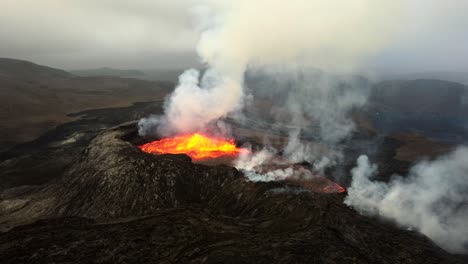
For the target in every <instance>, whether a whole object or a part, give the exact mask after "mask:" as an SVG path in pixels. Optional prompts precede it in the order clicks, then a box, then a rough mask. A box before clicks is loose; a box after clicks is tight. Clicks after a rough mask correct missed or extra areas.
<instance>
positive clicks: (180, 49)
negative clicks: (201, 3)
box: [0, 0, 197, 68]
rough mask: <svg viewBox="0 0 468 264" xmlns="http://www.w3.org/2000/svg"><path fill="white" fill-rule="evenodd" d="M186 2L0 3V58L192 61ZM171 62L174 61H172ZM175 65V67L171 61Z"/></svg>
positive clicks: (83, 62)
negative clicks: (173, 58) (0, 37)
mask: <svg viewBox="0 0 468 264" xmlns="http://www.w3.org/2000/svg"><path fill="white" fill-rule="evenodd" d="M189 6H190V5H189V1H180V0H176V1H151V0H136V1H125V0H113V1H107V0H104V1H92V0H84V1H83V0H80V1H74V0H68V1H57V0H43V1H34V0H24V1H9V0H6V1H2V2H0V9H1V10H2V15H1V16H0V35H1V36H2V45H0V56H2V57H14V58H24V59H32V60H36V61H37V62H40V63H46V64H53V65H56V66H58V67H65V68H79V67H93V66H104V65H109V64H111V65H112V64H113V65H117V66H119V65H121V66H123V67H125V66H133V65H135V66H138V65H140V67H145V66H149V67H153V66H154V64H155V63H154V61H160V60H162V61H163V63H165V62H170V58H169V57H170V56H168V55H172V56H174V57H176V60H179V61H180V62H179V63H181V64H182V65H185V64H187V62H190V61H195V56H194V55H193V54H194V49H195V43H196V38H197V36H196V34H195V32H194V31H193V27H192V25H191V24H192V21H191V16H190V14H189V13H190V8H189ZM173 64H174V63H173ZM175 64H177V63H175Z"/></svg>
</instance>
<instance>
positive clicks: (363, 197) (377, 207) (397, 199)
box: [345, 147, 468, 253]
mask: <svg viewBox="0 0 468 264" xmlns="http://www.w3.org/2000/svg"><path fill="white" fill-rule="evenodd" d="M376 171H377V167H376V165H372V164H370V162H369V160H368V158H367V156H360V157H359V159H358V160H357V167H355V168H354V169H353V170H352V175H353V180H352V183H351V188H349V189H348V196H347V197H346V199H345V203H346V204H348V205H350V206H352V207H354V208H356V209H357V210H359V211H361V212H363V213H365V214H369V215H379V216H382V217H385V218H389V219H392V220H395V221H396V222H397V223H398V224H400V225H403V226H406V227H410V228H415V229H416V230H418V231H419V232H421V233H423V234H425V235H426V236H428V237H429V238H431V239H432V240H434V241H435V242H436V243H437V244H438V245H440V246H441V247H442V248H444V249H446V250H448V251H451V252H456V253H466V252H468V229H467V223H468V204H467V203H466V201H468V194H467V192H466V190H467V188H468V147H459V148H458V149H457V150H456V151H454V152H453V153H451V154H449V155H446V156H443V157H440V158H439V159H437V160H435V161H422V162H420V163H418V164H416V165H415V166H413V167H412V168H411V170H410V173H409V175H408V176H407V177H405V178H403V177H400V176H396V177H394V178H392V179H391V180H390V182H388V183H383V182H375V181H371V180H370V178H371V177H372V176H373V175H374V174H375V173H376Z"/></svg>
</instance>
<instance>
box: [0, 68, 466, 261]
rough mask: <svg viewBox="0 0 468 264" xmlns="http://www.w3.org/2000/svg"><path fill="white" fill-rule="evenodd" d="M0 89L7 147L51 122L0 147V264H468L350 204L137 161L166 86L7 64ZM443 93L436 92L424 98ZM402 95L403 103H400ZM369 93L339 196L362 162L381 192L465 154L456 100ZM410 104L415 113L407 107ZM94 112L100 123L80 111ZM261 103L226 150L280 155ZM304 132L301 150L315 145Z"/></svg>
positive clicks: (450, 87) (177, 165) (212, 169)
mask: <svg viewBox="0 0 468 264" xmlns="http://www.w3.org/2000/svg"><path fill="white" fill-rule="evenodd" d="M2 63H3V64H2ZM7 64H8V65H9V66H8V67H6V66H5V67H4V68H1V65H7ZM12 65H13V66H12ZM23 77H24V78H23ZM23 79H24V81H21V80H23ZM47 80H51V81H47ZM103 80H107V81H108V82H107V81H104V82H103ZM0 81H1V82H2V83H0V84H2V86H1V87H0V88H1V89H3V90H1V91H2V92H3V93H4V94H7V95H9V97H8V98H9V99H8V100H10V101H11V102H9V104H7V106H8V105H10V106H15V107H16V109H22V111H23V112H21V113H19V114H17V115H16V116H15V115H11V117H10V115H8V114H5V113H4V116H3V117H2V118H3V119H2V120H3V121H4V123H5V124H4V126H5V127H9V128H8V129H6V130H3V129H2V132H3V133H4V134H5V135H7V136H8V135H16V133H18V135H23V134H22V132H21V128H22V127H21V125H22V124H24V128H27V127H28V126H34V122H35V121H34V122H32V121H31V120H32V119H34V120H36V119H37V118H39V116H43V117H47V118H49V117H50V118H51V119H50V120H55V121H54V122H53V124H52V125H51V124H49V125H47V126H45V127H44V128H43V129H42V128H41V129H40V131H46V130H47V132H45V133H42V132H41V133H42V134H41V136H40V137H38V138H35V139H34V140H32V141H29V142H24V143H21V144H17V145H15V146H13V147H12V143H11V142H13V141H15V142H16V143H17V142H23V140H25V138H21V140H20V141H18V140H19V139H20V136H18V137H16V138H15V137H13V139H9V138H3V142H0V149H4V150H5V149H8V150H6V151H3V152H0V262H1V263H190V262H194V263H468V259H467V258H466V256H459V255H453V254H449V253H447V252H445V251H443V250H442V249H440V248H439V247H438V246H437V245H435V244H434V243H433V242H431V241H430V240H429V239H428V238H426V237H424V236H423V235H421V234H420V233H417V232H415V231H408V230H404V229H402V228H401V227H398V226H396V225H395V224H394V223H392V222H388V221H385V220H382V219H378V218H371V217H366V216H362V215H360V214H359V213H358V212H356V211H355V210H353V209H351V208H349V207H347V206H346V205H345V204H343V199H344V197H345V196H346V193H341V194H340V193H338V194H324V193H315V192H312V191H310V190H307V189H304V188H302V187H300V186H299V185H297V184H294V183H292V182H283V181H277V182H268V183H261V182H251V181H248V179H247V178H246V177H245V176H244V175H243V174H242V173H241V172H239V171H238V170H236V169H235V168H232V167H230V166H226V165H212V166H207V165H202V164H194V163H192V162H191V160H190V158H189V157H188V156H186V155H159V156H156V155H151V154H147V153H144V152H142V151H140V149H139V148H138V147H137V145H138V144H141V143H144V142H146V141H148V140H149V139H147V138H141V137H139V136H138V133H137V127H136V121H135V120H139V119H140V118H142V117H146V116H148V115H149V114H151V113H155V114H158V113H161V112H162V110H163V98H164V96H165V95H166V94H167V92H168V91H170V89H171V87H172V86H170V85H169V84H167V83H166V84H165V85H166V86H164V85H163V84H164V83H157V82H146V81H139V80H134V79H124V78H117V77H90V78H82V77H76V76H73V75H71V74H69V73H67V72H64V71H60V70H56V69H51V68H43V67H42V66H38V65H35V64H33V65H31V64H29V63H27V62H21V61H20V62H18V61H16V62H15V61H13V62H12V61H10V60H0ZM18 81H20V82H19V83H18ZM71 83H74V84H76V85H77V86H76V87H75V88H76V89H75V88H73V87H74V86H73V85H71ZM49 84H50V86H49ZM100 84H102V86H101V85H100ZM40 85H45V86H44V87H41V86H40ZM70 85H71V86H70ZM158 85H161V87H159V86H158ZM424 87H433V88H429V89H425V88H424ZM87 88H89V89H87ZM379 89H385V91H386V93H383V92H378V91H380V90H379ZM440 89H446V92H444V93H443V95H438V96H437V95H434V96H428V95H426V94H424V93H425V92H427V91H432V92H431V93H438V91H440ZM36 90H37V91H36ZM49 90H51V91H49ZM406 90H411V91H412V92H411V93H410V94H412V98H409V99H407V100H404V101H399V100H397V99H396V98H398V97H400V96H401V93H402V91H406ZM34 91H36V92H37V94H35V95H30V94H29V93H30V92H34ZM47 91H49V92H47ZM134 91H137V92H136V94H135V95H134V96H133V95H132V96H128V95H130V94H131V93H132V92H134ZM375 91H377V92H375V94H371V96H370V102H369V104H368V105H366V106H365V107H364V108H363V109H360V111H359V112H357V113H356V114H355V115H354V116H353V118H354V119H355V121H356V123H357V129H356V131H354V133H353V135H352V137H351V138H349V139H348V140H345V141H343V142H341V143H340V148H341V149H342V150H343V153H344V157H345V158H344V160H343V161H342V163H341V164H339V166H336V167H335V168H333V169H330V170H327V171H326V176H327V177H328V178H330V179H333V180H334V181H336V182H338V183H340V184H341V185H343V186H344V187H347V186H348V185H349V183H350V181H351V178H350V169H351V168H353V167H354V166H355V164H356V158H357V157H358V156H359V155H361V154H363V153H366V154H367V155H369V157H370V159H371V160H372V162H375V163H377V164H378V166H379V174H378V175H377V176H376V178H375V180H380V181H388V180H389V179H390V177H391V176H392V175H393V174H394V173H398V174H401V175H405V174H406V173H407V171H408V169H409V167H410V166H411V165H412V164H413V163H414V162H416V161H418V160H420V159H421V158H423V157H428V158H434V157H435V156H437V155H440V154H443V153H446V152H448V151H450V150H451V149H453V147H454V144H455V143H456V144H458V143H460V142H461V143H463V142H467V138H468V137H467V135H468V133H467V131H468V130H467V127H468V126H467V123H466V120H465V119H464V118H465V117H466V114H468V112H467V109H468V108H466V101H464V99H463V100H462V99H460V98H465V96H466V87H465V86H462V85H459V84H455V83H450V82H442V81H429V80H419V81H395V82H383V83H380V84H378V85H376V87H375ZM10 93H12V94H10ZM80 93H82V94H81V95H83V96H80ZM117 94H118V95H117ZM148 94H151V95H152V96H153V97H151V96H150V97H147V95H148ZM36 97H37V98H36ZM435 97H436V98H435ZM43 98H45V99H44V100H46V101H43ZM90 98H91V99H92V100H90ZM141 98H147V100H140V99H141ZM414 98H417V99H418V100H422V101H423V102H421V105H422V106H427V107H424V108H421V109H423V110H424V111H422V110H421V111H418V108H417V107H416V106H414V105H412V104H413V102H414V101H415V99H414ZM2 99H3V98H2ZM36 99H37V102H36V101H34V100H36ZM4 100H6V101H7V99H4ZM47 100H49V101H47ZM99 100H102V101H101V102H102V104H101V105H99V106H98V107H99V108H100V109H93V110H86V109H91V108H93V107H94V108H95V107H96V106H95V103H97V102H99ZM135 101H146V102H140V103H133V102H135ZM29 102H35V103H33V104H31V106H29ZM131 103H133V104H131ZM257 103H258V104H256V105H257V106H260V108H262V107H264V108H263V109H259V111H258V112H248V113H247V116H246V119H245V120H243V122H236V121H235V120H234V119H226V120H225V121H226V122H227V123H229V124H231V125H232V128H233V130H232V132H233V136H234V137H235V138H236V140H237V141H238V142H239V143H244V142H249V143H251V144H252V145H253V146H254V147H261V146H262V143H263V140H264V139H265V138H268V139H269V141H270V143H272V144H274V145H277V146H281V145H282V144H284V142H285V141H286V140H287V133H285V131H284V130H283V129H281V128H278V129H271V125H269V123H268V121H267V120H264V119H262V118H261V115H260V117H259V115H257V114H258V113H261V112H262V111H266V110H267V109H268V104H270V105H271V102H266V101H262V102H260V101H259V102H257ZM46 104H47V105H54V106H55V104H57V106H58V108H57V109H59V110H58V112H57V113H58V114H57V115H58V116H60V118H58V119H57V118H56V116H53V117H51V116H49V114H48V113H52V112H54V108H53V107H45V105H46ZM122 104H123V105H126V106H124V107H122ZM128 104H130V105H129V106H127V105H128ZM431 106H432V107H431ZM4 107H5V106H4ZM9 109H10V110H11V109H14V107H13V108H11V107H10V108H9ZM82 110H84V111H82ZM257 110H258V109H257ZM11 111H12V112H13V110H11ZM35 112H37V115H36V114H35ZM54 113H55V112H54ZM18 116H20V117H21V118H22V119H21V120H22V121H21V122H19V121H18V123H15V122H16V121H15V117H18ZM30 117H31V118H32V119H31V120H30V119H28V118H30ZM47 118H46V119H47ZM61 118H62V119H61ZM26 119H28V120H26ZM37 120H39V119H37ZM41 120H42V119H41ZM418 120H419V121H418ZM431 120H432V121H434V122H433V123H431ZM23 121H24V122H23ZM12 124H13V125H14V124H17V125H18V126H13V125H12ZM430 124H435V125H433V126H430ZM441 127H445V128H446V129H445V130H444V129H440V128H441ZM10 128H12V129H10ZM13 128H14V129H13ZM18 129H20V130H18ZM308 132H309V131H306V133H304V134H303V135H302V136H301V139H302V140H304V141H307V142H313V141H314V140H315V138H314V135H313V133H308ZM30 134H31V135H32V134H34V135H36V134H38V131H32V132H31V133H30ZM31 135H29V136H31ZM2 144H3V145H2Z"/></svg>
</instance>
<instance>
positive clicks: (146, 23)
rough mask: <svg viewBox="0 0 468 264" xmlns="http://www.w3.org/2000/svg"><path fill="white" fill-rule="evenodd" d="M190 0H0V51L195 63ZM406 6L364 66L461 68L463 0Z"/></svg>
mask: <svg viewBox="0 0 468 264" xmlns="http://www.w3.org/2000/svg"><path fill="white" fill-rule="evenodd" d="M252 1H255V0H252ZM274 1H275V0H272V2H274ZM389 1H391V0H389ZM193 2H194V1H192V0H0V12H1V15H0V36H1V43H0V57H10V58H18V59H26V60H31V61H34V62H36V63H40V64H45V65H49V66H53V67H59V68H64V69H82V68H96V67H103V66H111V67H115V68H186V67H189V66H192V65H196V64H197V56H196V55H195V48H196V43H197V39H198V35H197V33H196V30H195V21H194V18H193V6H194V5H193ZM282 3H283V2H282ZM284 3H285V4H287V1H284ZM406 8H407V13H408V14H409V15H408V18H409V19H407V20H405V21H402V23H401V25H398V27H400V28H401V30H400V31H401V32H400V33H399V35H398V37H397V38H394V40H393V41H392V42H391V43H388V45H386V47H385V48H384V49H382V50H381V51H380V52H379V53H378V54H377V55H375V56H373V57H371V58H369V59H368V60H367V64H366V65H365V67H367V68H369V69H378V70H384V71H392V72H397V73H398V72H421V71H460V72H468V1H467V0H408V6H407V7H406ZM388 15H389V16H391V15H392V14H388ZM382 19H385V18H382ZM305 36H306V35H305ZM356 37H359V36H356ZM344 45H345V44H344Z"/></svg>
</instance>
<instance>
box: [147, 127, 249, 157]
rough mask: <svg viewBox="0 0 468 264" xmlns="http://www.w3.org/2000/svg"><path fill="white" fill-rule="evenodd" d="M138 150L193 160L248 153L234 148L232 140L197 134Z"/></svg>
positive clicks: (164, 141)
mask: <svg viewBox="0 0 468 264" xmlns="http://www.w3.org/2000/svg"><path fill="white" fill-rule="evenodd" d="M139 148H140V149H141V150H142V151H144V152H147V153H152V154H187V155H188V156H190V157H191V158H192V159H193V160H204V159H215V158H219V157H224V156H233V157H236V156H238V155H239V154H240V153H244V152H249V150H247V149H243V148H238V147H236V144H235V143H234V139H231V140H225V139H220V138H211V137H209V136H206V135H202V134H199V133H195V134H189V135H181V136H176V137H172V138H163V139H161V140H156V141H153V142H150V143H146V144H143V145H141V146H139Z"/></svg>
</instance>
